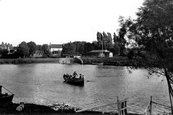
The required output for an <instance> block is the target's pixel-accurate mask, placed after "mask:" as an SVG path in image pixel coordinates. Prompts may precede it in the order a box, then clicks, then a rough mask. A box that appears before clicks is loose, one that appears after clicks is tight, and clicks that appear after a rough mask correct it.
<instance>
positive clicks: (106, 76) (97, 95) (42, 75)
mask: <svg viewBox="0 0 173 115" xmlns="http://www.w3.org/2000/svg"><path fill="white" fill-rule="evenodd" d="M74 71H77V73H82V74H83V75H85V85H84V87H78V86H73V85H69V84H65V83H63V77H62V76H63V74H64V73H73V72H74ZM0 84H1V85H3V86H4V87H6V88H7V89H9V90H10V91H11V92H13V93H14V94H15V97H14V100H13V101H14V102H16V103H17V102H25V103H36V104H44V105H51V104H54V103H68V104H70V105H72V106H76V107H81V108H85V107H91V106H97V105H102V104H109V103H113V102H116V101H117V96H118V97H119V99H124V98H128V100H129V103H132V104H133V103H140V104H141V105H140V106H141V108H146V105H147V103H148V101H149V99H150V96H153V100H155V101H156V102H158V103H162V104H167V105H168V104H169V98H168V90H167V84H166V80H165V78H164V77H163V76H160V77H158V76H152V77H150V78H148V72H147V70H145V69H138V70H132V72H129V71H128V69H127V67H117V66H102V65H65V64H58V63H44V64H21V65H0Z"/></svg>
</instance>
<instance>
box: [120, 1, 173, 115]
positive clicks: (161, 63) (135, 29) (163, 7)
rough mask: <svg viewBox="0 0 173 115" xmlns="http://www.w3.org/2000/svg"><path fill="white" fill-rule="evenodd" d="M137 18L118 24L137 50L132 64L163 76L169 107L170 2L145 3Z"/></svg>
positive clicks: (172, 65) (172, 60) (172, 74)
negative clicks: (136, 46) (136, 45)
mask: <svg viewBox="0 0 173 115" xmlns="http://www.w3.org/2000/svg"><path fill="white" fill-rule="evenodd" d="M137 17H138V18H137V20H126V22H124V23H122V27H123V26H124V27H126V31H128V37H129V38H130V39H133V40H135V41H136V43H137V44H138V49H139V51H138V53H137V55H136V56H134V57H133V61H134V63H135V64H136V67H145V68H147V69H148V70H149V71H152V72H156V73H160V74H163V75H164V76H165V77H166V79H167V83H168V90H169V96H170V102H171V107H172V97H173V89H172V83H173V1H172V0H146V1H145V3H144V5H143V7H141V8H140V9H139V11H138V12H137ZM171 110H172V111H171V113H172V114H173V109H171Z"/></svg>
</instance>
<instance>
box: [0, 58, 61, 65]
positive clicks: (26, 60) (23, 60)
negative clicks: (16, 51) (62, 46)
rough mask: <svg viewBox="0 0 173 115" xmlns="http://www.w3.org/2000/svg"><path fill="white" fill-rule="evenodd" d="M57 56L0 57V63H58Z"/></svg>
mask: <svg viewBox="0 0 173 115" xmlns="http://www.w3.org/2000/svg"><path fill="white" fill-rule="evenodd" d="M58 62H59V58H18V59H0V64H29V63H58Z"/></svg>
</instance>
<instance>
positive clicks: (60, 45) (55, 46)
mask: <svg viewBox="0 0 173 115" xmlns="http://www.w3.org/2000/svg"><path fill="white" fill-rule="evenodd" d="M50 48H62V44H50Z"/></svg>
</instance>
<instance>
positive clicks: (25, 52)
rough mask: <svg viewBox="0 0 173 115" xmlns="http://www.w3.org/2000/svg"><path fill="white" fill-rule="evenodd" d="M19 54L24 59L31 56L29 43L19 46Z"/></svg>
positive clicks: (22, 43)
mask: <svg viewBox="0 0 173 115" xmlns="http://www.w3.org/2000/svg"><path fill="white" fill-rule="evenodd" d="M17 52H18V54H19V56H21V57H23V58H24V57H27V56H29V47H28V46H27V43H26V42H25V41H23V42H21V43H20V44H19V47H18V48H17Z"/></svg>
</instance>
